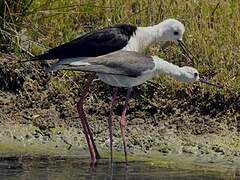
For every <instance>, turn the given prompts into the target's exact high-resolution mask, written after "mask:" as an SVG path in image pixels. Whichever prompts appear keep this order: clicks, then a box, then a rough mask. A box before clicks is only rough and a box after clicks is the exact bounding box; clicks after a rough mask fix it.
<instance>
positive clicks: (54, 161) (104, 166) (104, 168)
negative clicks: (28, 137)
mask: <svg viewBox="0 0 240 180" xmlns="http://www.w3.org/2000/svg"><path fill="white" fill-rule="evenodd" d="M234 177H235V178H240V176H238V177H237V176H236V174H232V175H230V176H229V174H221V173H213V172H208V171H196V170H195V171H193V170H181V169H168V168H160V167H157V166H152V165H146V163H144V162H141V161H138V162H136V161H135V162H130V163H129V165H128V166H127V167H126V165H125V164H124V163H122V162H114V163H113V165H112V166H110V165H109V163H108V160H106V159H105V160H101V161H100V162H99V163H98V164H97V166H96V167H94V168H92V167H90V166H89V160H88V158H84V159H76V158H74V157H68V158H63V157H55V158H51V159H50V158H49V157H47V156H46V157H29V156H28V157H26V156H24V157H4V158H3V157H2V158H1V159H0V179H1V180H19V179H23V180H28V179H34V180H46V179H48V180H67V179H76V180H79V179H95V180H98V179H99V180H102V179H126V180H127V179H132V180H141V179H149V180H150V179H168V180H172V179H178V180H179V179H233V178H234Z"/></svg>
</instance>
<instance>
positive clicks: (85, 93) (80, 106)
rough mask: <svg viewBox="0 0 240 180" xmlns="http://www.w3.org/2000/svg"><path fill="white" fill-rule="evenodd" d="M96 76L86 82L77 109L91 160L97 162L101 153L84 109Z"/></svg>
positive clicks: (91, 76)
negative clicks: (84, 103)
mask: <svg viewBox="0 0 240 180" xmlns="http://www.w3.org/2000/svg"><path fill="white" fill-rule="evenodd" d="M94 77H95V75H94V74H92V75H90V77H89V78H88V80H87V82H86V85H85V87H84V90H83V92H82V95H81V97H80V100H79V101H78V103H77V110H78V113H79V117H80V119H81V122H82V126H83V131H84V134H85V137H86V141H87V144H88V149H89V153H90V158H91V162H92V163H95V162H96V159H100V155H99V153H98V151H97V147H96V145H95V143H94V140H93V135H92V132H91V129H90V127H89V124H88V122H87V120H86V116H85V113H84V109H83V102H84V100H85V98H86V97H87V96H88V94H89V87H90V85H91V83H92V81H93V79H94Z"/></svg>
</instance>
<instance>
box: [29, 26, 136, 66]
mask: <svg viewBox="0 0 240 180" xmlns="http://www.w3.org/2000/svg"><path fill="white" fill-rule="evenodd" d="M136 29H137V27H136V26H133V25H128V24H118V25H115V26H113V27H111V28H105V29H101V30H98V31H95V32H92V33H88V34H86V35H83V36H81V37H79V38H77V39H74V40H72V41H70V42H68V43H65V44H62V45H60V46H58V47H55V48H53V49H50V50H49V51H47V52H46V53H44V54H41V55H38V56H36V57H33V58H32V59H31V60H29V61H35V60H48V59H66V58H75V57H96V56H100V55H104V54H108V53H111V52H114V51H117V50H120V49H122V48H123V47H125V46H126V45H127V43H128V41H129V39H130V38H131V36H132V35H133V34H134V33H135V31H136Z"/></svg>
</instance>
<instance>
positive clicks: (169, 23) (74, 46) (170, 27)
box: [28, 19, 192, 163]
mask: <svg viewBox="0 0 240 180" xmlns="http://www.w3.org/2000/svg"><path fill="white" fill-rule="evenodd" d="M184 32H185V28H184V25H183V24H182V23H181V22H179V21H178V20H175V19H167V20H164V21H163V22H161V23H159V24H157V25H154V26H148V27H136V26H133V25H129V24H118V25H115V26H113V27H110V28H104V29H101V30H98V31H95V32H91V33H88V34H86V35H83V36H81V37H79V38H77V39H74V40H72V41H70V42H68V43H65V44H62V45H60V46H58V47H55V48H53V49H50V50H49V51H47V52H46V53H44V54H41V55H38V56H35V57H33V58H32V59H30V60H28V61H41V60H50V59H58V62H57V63H56V64H54V65H53V66H52V68H50V71H51V70H57V69H58V67H61V66H62V65H66V64H70V63H74V62H75V61H77V62H78V61H83V60H84V59H86V58H88V57H97V56H101V55H105V54H108V53H112V52H115V51H119V50H124V51H136V52H144V51H145V50H146V49H147V48H148V47H149V46H150V45H154V44H157V43H161V42H162V43H164V42H168V41H170V42H174V43H176V44H178V45H179V46H180V47H181V48H182V50H183V52H184V54H185V55H186V56H187V57H189V59H191V56H192V55H191V53H190V52H189V50H187V48H186V46H185V45H184V43H183V42H182V38H183V34H184ZM93 72H94V71H93ZM94 78H95V73H92V74H90V76H89V78H88V79H87V82H86V83H85V87H84V89H83V92H82V95H81V97H80V100H79V101H78V103H77V110H78V113H79V117H80V119H81V123H82V127H83V131H84V134H85V138H86V141H87V144H88V149H89V153H90V158H91V162H92V163H95V162H96V160H97V159H100V155H99V152H98V150H97V147H96V145H95V143H94V139H93V135H92V132H91V129H90V127H89V124H88V122H87V120H86V116H85V113H84V109H83V103H84V100H85V99H86V97H87V96H88V94H89V88H90V85H91V83H92V81H93V80H94ZM102 79H104V75H103V76H102ZM105 80H106V78H105ZM106 81H107V80H106ZM130 92H131V88H129V89H128V95H130ZM116 93H117V88H114V94H116ZM127 99H128V96H127ZM113 103H114V102H113ZM125 113H126V112H125V111H123V113H122V117H125ZM110 116H111V114H110ZM122 119H124V118H121V120H120V127H121V129H122V130H124V128H123V126H125V125H124V121H123V120H122ZM108 122H110V121H108ZM110 126H111V124H109V127H110ZM109 129H111V128H109ZM110 134H111V132H110ZM122 134H124V132H123V133H122ZM122 137H123V138H124V136H122ZM123 145H124V151H125V152H126V146H125V140H124V139H123ZM110 151H111V159H112V138H110ZM126 161H127V159H126Z"/></svg>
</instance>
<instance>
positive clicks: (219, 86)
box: [199, 78, 223, 88]
mask: <svg viewBox="0 0 240 180" xmlns="http://www.w3.org/2000/svg"><path fill="white" fill-rule="evenodd" d="M199 82H201V83H204V84H208V85H210V86H214V87H217V88H223V86H221V85H219V84H214V83H210V82H208V81H207V80H206V79H205V78H200V79H199Z"/></svg>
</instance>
